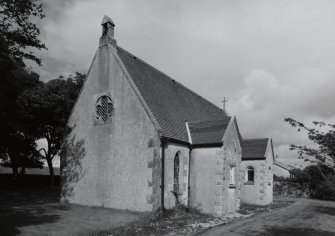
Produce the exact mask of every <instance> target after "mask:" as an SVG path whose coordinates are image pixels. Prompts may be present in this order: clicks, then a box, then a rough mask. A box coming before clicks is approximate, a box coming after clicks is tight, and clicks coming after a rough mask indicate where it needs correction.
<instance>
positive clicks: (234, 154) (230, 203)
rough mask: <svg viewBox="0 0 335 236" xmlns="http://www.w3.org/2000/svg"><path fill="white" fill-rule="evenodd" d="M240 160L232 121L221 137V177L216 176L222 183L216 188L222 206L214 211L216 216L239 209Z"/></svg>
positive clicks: (239, 146) (236, 135)
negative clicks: (231, 175)
mask: <svg viewBox="0 0 335 236" xmlns="http://www.w3.org/2000/svg"><path fill="white" fill-rule="evenodd" d="M241 158H242V148H241V143H240V141H239V138H238V131H237V126H236V122H235V120H232V121H231V122H230V124H229V126H228V127H227V129H226V131H225V135H224V137H223V166H222V167H223V176H222V177H221V176H220V175H218V180H220V177H221V178H222V179H224V181H223V182H220V183H221V184H220V185H218V187H220V188H219V190H221V191H222V192H221V194H222V196H220V194H218V195H217V201H218V202H219V201H222V205H221V206H218V207H217V209H216V211H217V214H218V215H223V214H225V213H227V212H233V211H237V210H238V209H239V208H240V198H241V180H242V168H241V164H242V163H241V162H242V160H241ZM230 167H234V168H235V171H234V174H235V177H234V178H235V183H234V185H230Z"/></svg>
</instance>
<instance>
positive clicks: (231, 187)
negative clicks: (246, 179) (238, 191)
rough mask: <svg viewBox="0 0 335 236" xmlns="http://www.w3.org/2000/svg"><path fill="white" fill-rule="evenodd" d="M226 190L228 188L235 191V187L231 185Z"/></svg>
mask: <svg viewBox="0 0 335 236" xmlns="http://www.w3.org/2000/svg"><path fill="white" fill-rule="evenodd" d="M228 188H230V189H235V188H236V186H235V185H232V184H230V185H229V187H228Z"/></svg>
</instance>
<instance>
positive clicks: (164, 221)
mask: <svg viewBox="0 0 335 236" xmlns="http://www.w3.org/2000/svg"><path fill="white" fill-rule="evenodd" d="M215 220H217V218H216V217H214V216H211V215H207V214H202V213H200V212H199V211H197V210H194V209H187V208H185V207H183V206H178V207H175V208H174V209H170V210H166V211H165V212H164V213H161V212H156V213H154V214H152V215H151V216H149V217H147V218H146V219H142V220H139V221H136V222H135V223H133V224H130V225H127V226H124V227H118V228H113V229H111V230H107V231H103V232H97V233H94V234H92V235H96V236H104V235H139V236H142V235H143V236H144V235H145V236H146V235H166V234H169V233H171V232H173V233H175V234H177V235H194V234H197V233H199V232H200V231H201V230H203V228H204V227H201V226H200V225H199V226H198V227H197V226H195V227H192V226H194V225H197V223H199V224H201V223H204V222H213V221H215Z"/></svg>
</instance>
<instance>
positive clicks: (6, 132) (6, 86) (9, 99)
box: [0, 64, 40, 179]
mask: <svg viewBox="0 0 335 236" xmlns="http://www.w3.org/2000/svg"><path fill="white" fill-rule="evenodd" d="M10 74H11V78H5V80H4V81H3V83H2V86H1V88H2V90H1V91H0V98H1V100H0V101H1V102H0V159H1V164H2V165H5V166H9V167H12V169H13V178H14V179H16V177H17V174H18V168H19V167H34V166H35V167H39V166H40V165H39V163H38V162H37V161H33V159H36V158H37V159H38V154H37V153H36V151H35V145H36V144H35V139H34V137H33V135H32V133H29V129H28V126H29V124H28V123H27V120H25V119H24V114H23V111H22V110H21V109H20V106H19V104H18V97H19V95H20V94H21V93H22V92H23V91H25V90H26V89H30V88H33V87H36V86H38V85H39V84H40V81H39V76H38V75H37V74H36V73H34V72H31V71H28V70H26V69H25V68H23V67H22V66H20V65H18V64H16V65H15V69H13V70H11V71H10ZM37 159H36V160H37ZM30 161H31V162H30ZM34 163H35V164H36V165H33V164H34ZM25 164H27V166H25Z"/></svg>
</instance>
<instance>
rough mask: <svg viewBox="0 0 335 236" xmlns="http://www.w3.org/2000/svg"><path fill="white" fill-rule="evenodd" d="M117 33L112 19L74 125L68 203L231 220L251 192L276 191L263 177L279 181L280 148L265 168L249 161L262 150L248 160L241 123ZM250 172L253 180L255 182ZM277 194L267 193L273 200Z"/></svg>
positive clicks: (65, 186)
mask: <svg viewBox="0 0 335 236" xmlns="http://www.w3.org/2000/svg"><path fill="white" fill-rule="evenodd" d="M114 27H115V24H114V23H113V21H112V20H111V19H110V18H109V17H106V16H105V17H104V19H103V21H102V36H101V38H100V41H99V48H98V50H97V52H96V54H95V56H94V58H93V62H92V64H91V66H90V68H89V71H88V74H87V78H86V81H85V84H84V86H83V88H82V91H81V93H80V95H79V98H78V100H77V102H76V104H75V106H74V108H73V111H72V113H71V115H70V118H69V121H68V126H69V134H68V136H67V137H66V139H65V142H64V145H63V151H62V155H61V181H62V201H64V202H70V203H77V204H83V205H89V206H103V207H110V208H116V209H127V210H134V211H156V210H158V209H162V208H163V209H164V208H165V209H168V208H173V207H174V206H175V205H176V204H184V205H186V206H189V207H195V208H197V209H199V210H200V211H202V212H205V213H211V214H216V215H222V214H225V213H227V212H231V211H235V210H237V209H239V206H240V201H241V200H244V199H245V200H246V201H248V199H247V198H243V197H242V195H243V194H246V195H248V194H249V192H250V193H253V192H255V194H256V195H257V194H259V192H260V191H261V186H264V185H265V182H266V187H268V186H269V187H271V186H272V185H267V184H268V182H271V181H272V178H270V177H266V179H265V178H263V177H262V176H260V177H258V175H262V174H264V171H265V172H266V173H267V174H268V176H270V175H271V171H270V172H269V170H270V169H267V168H268V166H271V165H272V162H271V161H270V159H271V158H270V157H267V155H271V153H272V151H271V150H270V149H272V141H268V142H267V145H270V143H271V145H270V149H269V150H268V149H267V150H266V154H265V153H264V155H265V156H264V157H262V158H260V159H259V160H249V159H248V157H249V156H250V155H251V156H253V155H252V153H253V152H254V151H255V150H254V149H253V148H249V151H248V152H247V153H249V154H250V155H249V154H248V155H249V156H248V155H246V156H245V157H244V156H243V155H244V153H245V152H244V151H243V148H244V147H247V146H245V145H244V144H246V145H247V143H248V142H247V143H246V141H245V140H244V139H243V138H242V136H241V134H240V132H239V127H238V124H237V121H236V118H235V117H234V116H229V115H228V114H227V113H226V111H224V110H222V109H220V108H218V107H217V106H215V105H214V104H212V103H211V102H209V101H208V100H206V99H205V98H203V97H201V96H200V95H198V94H196V93H195V92H193V91H191V90H190V89H188V88H186V87H185V86H183V85H182V84H180V83H178V82H177V81H175V80H174V79H172V78H170V77H169V76H167V75H166V74H164V73H162V72H160V71H159V70H157V69H155V68H154V67H152V66H150V65H149V64H147V63H145V62H144V61H142V60H141V59H139V58H137V57H136V56H134V55H132V54H130V53H129V52H127V51H126V50H124V49H122V48H120V47H119V46H118V45H117V43H116V40H115V38H114ZM248 144H249V143H248ZM266 148H268V146H267V147H266ZM256 150H258V149H257V148H256ZM256 154H257V155H258V154H259V153H256ZM264 158H265V159H264ZM251 159H252V158H251ZM267 160H268V162H266V161H267ZM244 161H245V162H246V163H245V164H243V162H244ZM257 161H260V164H258V162H257ZM247 162H248V163H247ZM249 162H252V163H250V164H249ZM256 162H257V164H256ZM263 162H264V163H265V162H266V164H265V165H266V166H265V167H264V165H263V164H262V163H263ZM254 163H255V164H254ZM249 167H253V168H255V169H254V171H255V172H254V176H253V181H251V180H250V181H249V180H248V179H247V178H246V176H248V173H249V169H248V168H249ZM263 167H264V168H263ZM250 173H251V172H250ZM250 178H251V174H250ZM263 182H264V183H263ZM270 184H272V182H271V183H270ZM252 187H254V188H256V190H253V191H251V190H250V188H252ZM269 189H271V191H270V190H269V191H268V190H264V191H265V192H264V193H265V194H269V195H271V199H272V187H271V188H269ZM262 191H263V189H262ZM256 192H257V193H256ZM270 192H271V193H270ZM261 197H262V198H264V194H263V195H262V196H258V195H257V196H256V198H258V199H261ZM265 198H266V197H265ZM269 199H270V197H269ZM270 201H271V200H269V201H266V203H269V202H270ZM256 203H258V202H256ZM260 204H263V202H262V203H260Z"/></svg>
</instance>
